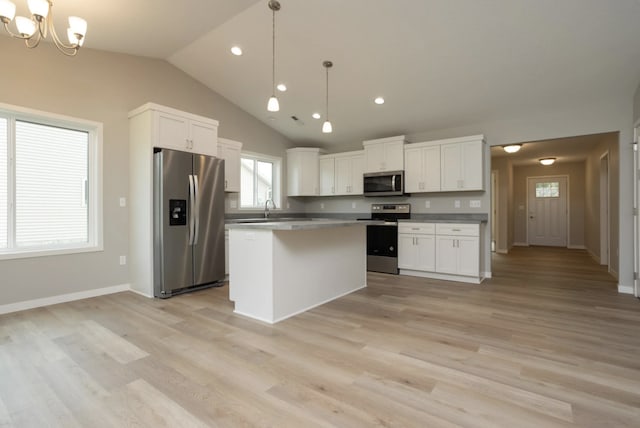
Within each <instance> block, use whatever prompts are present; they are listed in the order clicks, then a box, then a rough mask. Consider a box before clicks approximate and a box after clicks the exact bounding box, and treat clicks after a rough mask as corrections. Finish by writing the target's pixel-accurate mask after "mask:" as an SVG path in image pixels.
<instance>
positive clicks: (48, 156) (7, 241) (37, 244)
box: [0, 105, 102, 258]
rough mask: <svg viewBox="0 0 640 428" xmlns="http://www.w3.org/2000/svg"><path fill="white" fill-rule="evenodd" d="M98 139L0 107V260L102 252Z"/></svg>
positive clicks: (93, 128) (92, 127)
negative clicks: (100, 250)
mask: <svg viewBox="0 0 640 428" xmlns="http://www.w3.org/2000/svg"><path fill="white" fill-rule="evenodd" d="M101 133H102V127H101V125H100V124H97V123H94V122H87V121H82V120H76V119H71V118H66V117H61V116H55V115H50V114H47V113H40V112H37V113H36V112H33V111H28V110H25V109H19V108H12V107H10V106H6V105H0V258H15V257H28V256H36V255H51V254H61V253H73V252H82V251H96V250H99V249H101V245H102V244H101V242H102V239H101V236H102V224H101V222H100V219H101V211H102V210H101V205H102V204H101V191H102V186H101V176H100V161H99V156H100V152H101V150H100V148H101V144H100V141H101Z"/></svg>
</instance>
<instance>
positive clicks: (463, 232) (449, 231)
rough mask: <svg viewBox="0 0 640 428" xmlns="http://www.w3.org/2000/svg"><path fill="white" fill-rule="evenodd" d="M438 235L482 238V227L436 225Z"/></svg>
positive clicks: (457, 224) (455, 224) (449, 224)
mask: <svg viewBox="0 0 640 428" xmlns="http://www.w3.org/2000/svg"><path fill="white" fill-rule="evenodd" d="M436 234H437V235H453V236H480V225H478V224H459V223H438V224H436Z"/></svg>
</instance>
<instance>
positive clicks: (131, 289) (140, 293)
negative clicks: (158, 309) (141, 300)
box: [129, 287, 153, 299]
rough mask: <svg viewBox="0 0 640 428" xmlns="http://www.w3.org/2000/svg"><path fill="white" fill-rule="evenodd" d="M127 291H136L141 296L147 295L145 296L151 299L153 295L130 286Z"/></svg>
mask: <svg viewBox="0 0 640 428" xmlns="http://www.w3.org/2000/svg"><path fill="white" fill-rule="evenodd" d="M129 291H131V292H132V293H136V294H138V295H140V296H142V297H147V298H149V299H153V296H150V295H148V294H147V293H143V292H142V291H140V290H136V289H135V288H133V287H131V288H130V289H129Z"/></svg>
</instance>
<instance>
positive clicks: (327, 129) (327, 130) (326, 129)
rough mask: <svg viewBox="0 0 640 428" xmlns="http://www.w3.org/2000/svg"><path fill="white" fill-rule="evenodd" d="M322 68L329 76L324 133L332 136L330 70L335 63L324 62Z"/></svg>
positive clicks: (323, 125)
mask: <svg viewBox="0 0 640 428" xmlns="http://www.w3.org/2000/svg"><path fill="white" fill-rule="evenodd" d="M322 66H323V67H324V68H325V70H326V75H327V96H326V111H325V113H326V116H325V117H326V118H327V119H326V120H325V121H324V123H323V124H322V132H323V133H325V134H330V133H331V132H333V127H332V126H331V122H330V121H329V69H330V68H331V67H333V63H332V62H331V61H323V62H322Z"/></svg>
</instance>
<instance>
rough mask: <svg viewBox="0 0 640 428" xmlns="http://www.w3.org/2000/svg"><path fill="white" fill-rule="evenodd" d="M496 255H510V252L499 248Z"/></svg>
mask: <svg viewBox="0 0 640 428" xmlns="http://www.w3.org/2000/svg"><path fill="white" fill-rule="evenodd" d="M496 253H498V254H509V250H504V249H502V248H499V249H497V250H496Z"/></svg>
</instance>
